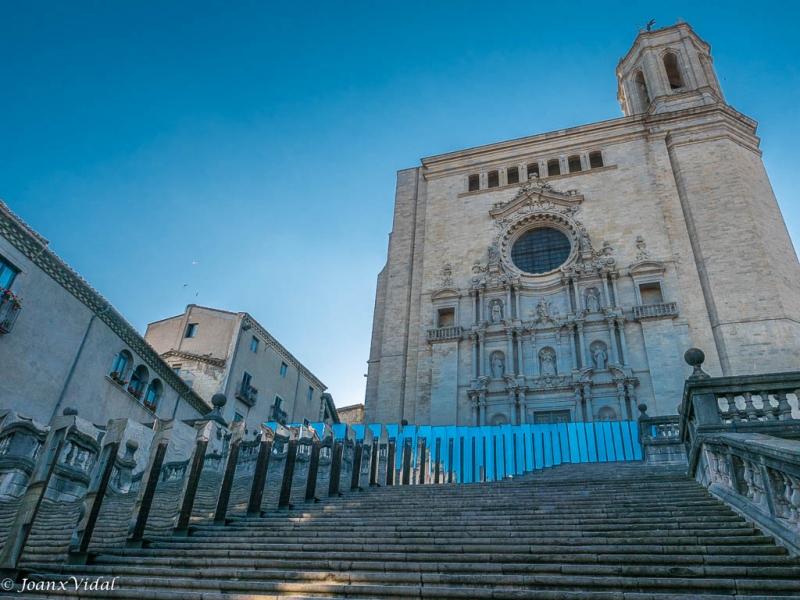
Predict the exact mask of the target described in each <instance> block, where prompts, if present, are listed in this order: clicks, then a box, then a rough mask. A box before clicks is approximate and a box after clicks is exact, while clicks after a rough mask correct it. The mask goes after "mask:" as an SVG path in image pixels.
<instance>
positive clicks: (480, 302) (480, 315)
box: [477, 289, 483, 323]
mask: <svg viewBox="0 0 800 600" xmlns="http://www.w3.org/2000/svg"><path fill="white" fill-rule="evenodd" d="M477 294H478V323H480V322H481V321H483V294H482V293H481V290H480V289H479V290H478V291H477Z"/></svg>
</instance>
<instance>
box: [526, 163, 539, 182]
mask: <svg viewBox="0 0 800 600" xmlns="http://www.w3.org/2000/svg"><path fill="white" fill-rule="evenodd" d="M534 176H536V177H539V163H531V164H529V165H528V179H530V178H531V177H534Z"/></svg>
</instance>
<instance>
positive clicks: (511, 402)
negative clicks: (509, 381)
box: [508, 388, 517, 425]
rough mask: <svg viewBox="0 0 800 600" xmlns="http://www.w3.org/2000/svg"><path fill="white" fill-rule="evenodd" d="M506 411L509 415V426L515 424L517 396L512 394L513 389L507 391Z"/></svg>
mask: <svg viewBox="0 0 800 600" xmlns="http://www.w3.org/2000/svg"><path fill="white" fill-rule="evenodd" d="M508 409H509V411H510V413H511V424H512V425H516V424H517V395H516V394H515V393H514V388H509V390H508Z"/></svg>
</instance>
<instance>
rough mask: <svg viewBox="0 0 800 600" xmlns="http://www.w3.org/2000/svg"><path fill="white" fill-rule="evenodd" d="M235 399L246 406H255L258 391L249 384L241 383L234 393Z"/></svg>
mask: <svg viewBox="0 0 800 600" xmlns="http://www.w3.org/2000/svg"><path fill="white" fill-rule="evenodd" d="M236 397H237V398H238V399H239V400H241V401H242V402H244V403H245V404H247V406H255V403H256V400H258V390H257V389H256V388H254V387H253V386H252V385H250V384H249V383H242V385H241V387H240V388H239V391H237V392H236Z"/></svg>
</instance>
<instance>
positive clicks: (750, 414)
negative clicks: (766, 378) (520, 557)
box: [744, 392, 764, 422]
mask: <svg viewBox="0 0 800 600" xmlns="http://www.w3.org/2000/svg"><path fill="white" fill-rule="evenodd" d="M761 398H764V396H763V393H762V396H761ZM744 410H745V412H746V413H747V420H748V422H752V421H758V411H757V410H756V407H755V405H754V404H753V394H751V393H750V392H745V393H744Z"/></svg>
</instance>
